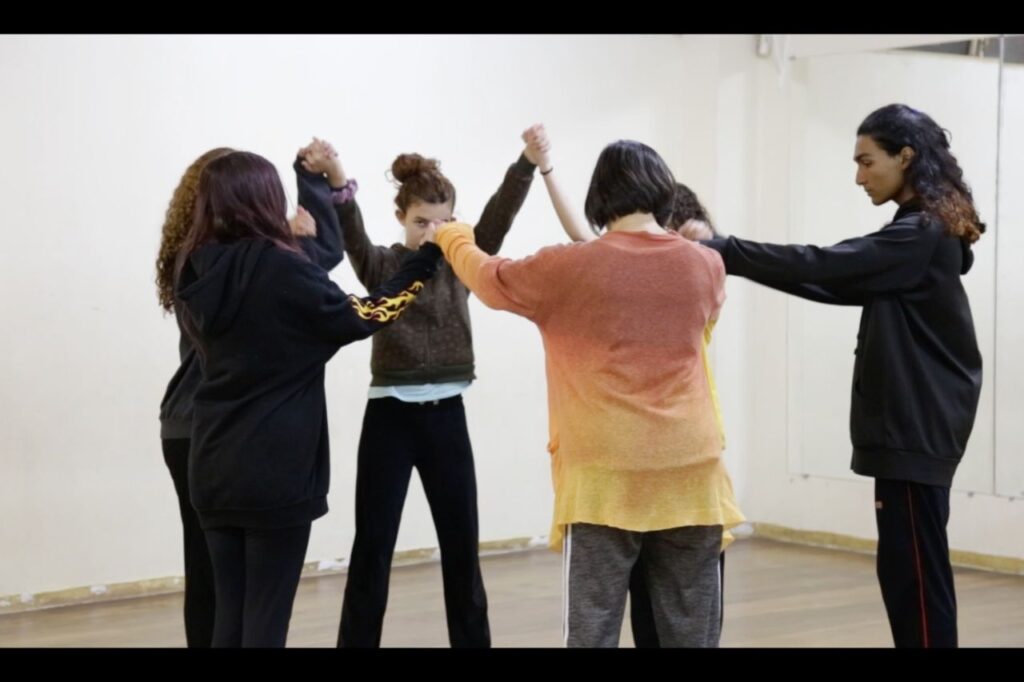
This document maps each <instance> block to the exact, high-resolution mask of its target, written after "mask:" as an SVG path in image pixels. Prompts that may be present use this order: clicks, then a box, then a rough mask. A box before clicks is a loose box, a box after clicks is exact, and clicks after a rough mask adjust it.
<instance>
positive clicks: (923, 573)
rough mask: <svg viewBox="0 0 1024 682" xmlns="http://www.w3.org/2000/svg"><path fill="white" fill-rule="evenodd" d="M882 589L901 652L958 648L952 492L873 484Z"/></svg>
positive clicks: (899, 483)
mask: <svg viewBox="0 0 1024 682" xmlns="http://www.w3.org/2000/svg"><path fill="white" fill-rule="evenodd" d="M875 520H876V522H877V524H878V564H877V568H878V584H879V586H880V587H881V588H882V600H883V601H884V602H885V611H886V613H887V614H888V616H889V626H890V627H891V628H892V638H893V641H894V643H895V644H896V646H897V647H924V648H932V647H955V646H957V629H956V592H955V590H954V589H953V567H952V565H951V564H950V561H949V541H948V539H947V537H946V523H947V522H948V521H949V488H941V487H937V486H930V485H923V484H921V483H911V482H909V481H892V480H886V479H875Z"/></svg>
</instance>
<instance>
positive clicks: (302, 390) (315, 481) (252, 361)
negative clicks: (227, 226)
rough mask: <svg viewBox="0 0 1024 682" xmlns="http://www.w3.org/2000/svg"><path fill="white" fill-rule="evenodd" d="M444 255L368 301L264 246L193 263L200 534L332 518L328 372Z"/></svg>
mask: <svg viewBox="0 0 1024 682" xmlns="http://www.w3.org/2000/svg"><path fill="white" fill-rule="evenodd" d="M440 256H441V251H440V249H438V248H437V247H436V246H435V245H433V244H426V245H424V246H423V247H422V248H421V249H420V250H419V251H416V252H414V253H412V254H410V255H409V256H408V257H407V258H406V260H405V262H404V264H403V266H402V268H401V269H400V270H399V271H398V272H396V273H395V275H394V276H393V277H391V279H389V280H388V281H387V282H385V283H384V284H382V285H381V286H379V287H378V288H377V289H375V290H374V291H372V292H370V295H369V296H367V297H365V298H358V297H356V296H349V295H347V294H345V293H344V292H343V291H341V289H339V288H338V286H337V285H336V284H335V283H334V282H332V281H331V280H330V279H329V278H328V276H327V273H326V272H325V271H324V270H323V269H322V268H320V267H319V266H318V265H316V264H314V263H312V262H311V261H310V260H309V258H308V257H307V256H305V255H304V254H301V253H296V252H292V251H289V250H286V249H284V248H281V247H278V246H276V245H274V244H273V243H272V242H270V241H268V240H265V239H242V240H239V241H236V242H233V243H230V244H207V245H205V246H202V247H200V248H199V249H197V250H196V251H195V253H193V254H192V255H191V256H190V257H189V260H188V262H187V264H186V265H185V267H184V268H183V270H182V273H181V276H180V278H179V282H178V286H177V290H176V293H177V297H178V299H179V301H178V302H179V304H180V305H181V306H182V307H183V312H184V316H185V320H184V322H185V327H186V330H187V331H188V332H189V334H190V336H191V337H192V338H193V340H194V341H195V345H196V347H197V350H198V352H199V355H200V358H201V361H202V365H203V367H202V370H203V371H202V379H201V381H200V383H199V386H198V388H197V389H196V393H195V407H194V411H193V415H192V431H191V439H192V450H191V453H190V456H189V489H190V492H191V495H192V503H193V506H195V508H196V511H197V512H198V514H199V519H200V523H201V525H202V526H203V528H215V527H224V526H231V527H243V528H283V527H289V526H294V525H299V524H302V523H307V522H309V521H312V520H313V519H315V518H318V517H320V516H322V515H324V514H326V513H327V490H328V484H329V479H330V465H329V448H328V440H327V405H326V399H325V395H324V366H325V364H326V363H327V361H328V360H329V359H330V358H331V356H333V355H334V354H335V352H337V350H338V349H339V348H340V347H341V346H343V345H345V344H347V343H351V342H353V341H358V340H359V339H364V338H366V337H368V336H370V335H371V334H373V333H374V332H376V331H378V330H380V329H383V328H384V327H385V326H386V325H388V324H390V323H391V322H394V321H395V320H397V319H398V318H399V316H400V315H401V314H402V312H403V311H404V310H405V309H406V308H407V307H408V306H409V305H410V304H411V303H412V302H413V300H414V299H415V298H416V294H417V293H418V292H419V291H420V290H421V289H422V288H423V285H424V283H425V282H426V281H427V280H428V279H429V278H430V277H431V276H432V275H433V273H434V271H435V270H436V269H437V266H438V261H439V258H440Z"/></svg>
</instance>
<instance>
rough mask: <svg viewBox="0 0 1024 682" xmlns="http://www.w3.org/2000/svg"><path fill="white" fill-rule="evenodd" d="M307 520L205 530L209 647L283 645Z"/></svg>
mask: <svg viewBox="0 0 1024 682" xmlns="http://www.w3.org/2000/svg"><path fill="white" fill-rule="evenodd" d="M311 525H312V524H310V523H306V524H303V525H301V526H294V527H291V528H275V529H262V528H208V529H207V530H206V541H207V543H208V544H209V546H210V557H211V558H212V559H213V576H214V580H215V581H216V585H217V618H216V620H215V623H214V628H213V646H215V647H240V646H241V647H283V646H284V645H285V640H286V639H287V638H288V622H289V621H290V620H291V617H292V603H293V602H294V601H295V591H296V590H297V589H298V587H299V577H300V576H301V574H302V564H303V561H304V560H305V558H306V546H307V545H308V544H309V530H310V527H311Z"/></svg>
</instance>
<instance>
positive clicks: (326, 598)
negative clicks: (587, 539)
mask: <svg viewBox="0 0 1024 682" xmlns="http://www.w3.org/2000/svg"><path fill="white" fill-rule="evenodd" d="M483 571H484V582H485V585H486V587H487V594H488V599H489V604H490V618H491V633H492V637H493V641H494V645H495V646H510V647H560V646H561V645H562V642H561V608H562V607H561V599H562V595H561V556H560V555H558V554H555V553H552V552H548V551H545V550H540V551H533V552H525V553H518V554H511V555H504V556H493V557H486V558H485V559H484V560H483ZM344 585H345V576H343V575H338V576H325V577H319V578H309V579H306V580H303V582H302V585H301V586H300V587H299V594H298V598H297V600H296V604H295V611H294V614H293V616H292V622H291V630H290V633H289V641H288V645H289V646H293V647H330V646H333V645H334V642H335V638H336V636H337V628H338V617H339V613H340V609H341V595H342V590H343V589H344ZM725 585H726V591H725V602H726V609H725V627H724V630H723V633H722V645H723V646H744V647H751V646H752V647H764V646H768V647H801V646H836V647H857V646H880V647H887V646H890V645H891V640H890V637H889V631H888V625H887V623H886V620H885V612H884V610H883V607H882V600H881V596H880V595H879V591H878V585H877V583H876V581H875V574H874V557H871V556H865V555H859V554H850V553H846V552H840V551H833V550H826V549H817V548H811V547H801V546H798V545H790V544H783V543H777V542H772V541H770V540H758V539H751V540H744V541H741V542H737V543H736V544H735V545H733V546H732V547H731V548H730V549H729V553H728V560H727V562H726V580H725ZM956 586H957V598H958V603H959V609H960V642H961V645H962V646H996V647H1007V646H1012V647H1021V646H1024V577H1019V576H1008V575H999V574H993V573H984V572H979V571H969V570H958V571H957V572H956ZM181 608H182V596H181V594H173V595H166V596H159V597H148V598H142V599H132V600H127V601H121V602H112V603H106V604H97V605H87V606H72V607H65V608H60V609H52V610H48V611H37V612H32V613H21V614H10V615H5V616H0V646H3V647H67V646H73V647H110V646H112V647H178V646H183V645H184V633H183V626H182V622H181ZM627 611H628V609H627ZM383 643H384V645H385V646H405V647H443V646H447V645H448V639H447V630H446V626H445V621H444V605H443V600H442V595H441V571H440V565H439V564H436V563H432V564H422V565H417V566H407V567H402V568H396V569H395V570H394V572H393V573H392V579H391V595H390V600H389V605H388V613H387V617H386V619H385V622H384V640H383ZM621 645H622V646H632V640H631V638H630V636H629V628H628V614H627V622H626V623H624V627H623V635H622V642H621Z"/></svg>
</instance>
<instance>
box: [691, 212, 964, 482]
mask: <svg viewBox="0 0 1024 682" xmlns="http://www.w3.org/2000/svg"><path fill="white" fill-rule="evenodd" d="M705 244H706V245H708V246H711V247H712V248H714V249H716V250H718V251H719V253H721V254H722V257H723V258H724V260H725V269H726V272H728V273H729V274H730V275H740V276H741V277H746V278H748V279H751V280H754V281H755V282H759V283H761V284H764V285H767V286H770V287H772V288H774V289H778V290H780V291H785V292H787V293H791V294H795V295H797V296H801V297H803V298H806V299H809V300H812V301H818V302H820V303H832V304H836V305H856V306H862V307H863V312H862V314H861V318H860V329H859V331H858V332H857V347H856V350H855V351H854V353H855V355H856V358H855V360H854V366H853V391H852V400H851V404H850V435H851V440H852V441H853V461H852V464H851V468H852V469H853V471H855V472H856V473H858V474H862V475H864V476H872V477H875V478H885V479H893V480H901V481H913V482H916V483H923V484H925V485H934V486H942V487H949V486H950V485H951V484H952V481H953V474H954V473H955V472H956V468H957V465H958V464H959V463H960V459H961V458H962V457H963V454H964V450H965V449H966V447H967V439H968V437H969V436H970V434H971V429H972V428H973V427H974V417H975V414H976V413H977V410H978V400H979V398H980V395H981V353H980V352H979V350H978V342H977V339H976V338H975V334H974V322H973V320H972V318H971V307H970V304H969V303H968V300H967V292H965V291H964V287H963V284H962V283H961V281H960V276H961V275H963V274H966V273H967V271H968V270H970V268H971V265H972V264H973V262H974V255H973V253H972V252H971V248H970V245H969V244H968V243H967V242H965V241H963V240H961V239H959V238H957V237H955V236H951V235H949V234H947V233H946V231H945V227H944V225H943V224H942V223H941V222H939V221H938V220H936V219H935V218H933V217H929V216H927V215H925V214H924V213H922V211H921V208H920V205H919V204H917V203H916V202H911V203H907V204H904V205H903V206H901V207H900V209H899V210H898V211H897V212H896V216H895V217H894V218H893V221H892V222H891V223H889V224H888V225H886V226H885V227H883V228H882V229H881V230H879V231H878V232H874V233H872V234H869V235H866V236H864V237H857V238H854V239H848V240H846V241H843V242H840V243H838V244H836V245H835V246H830V247H827V248H819V247H815V246H793V245H791V246H780V245H775V244H759V243H756V242H749V241H745V240H742V239H736V238H735V237H729V238H728V239H720V240H712V241H708V242H705Z"/></svg>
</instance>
